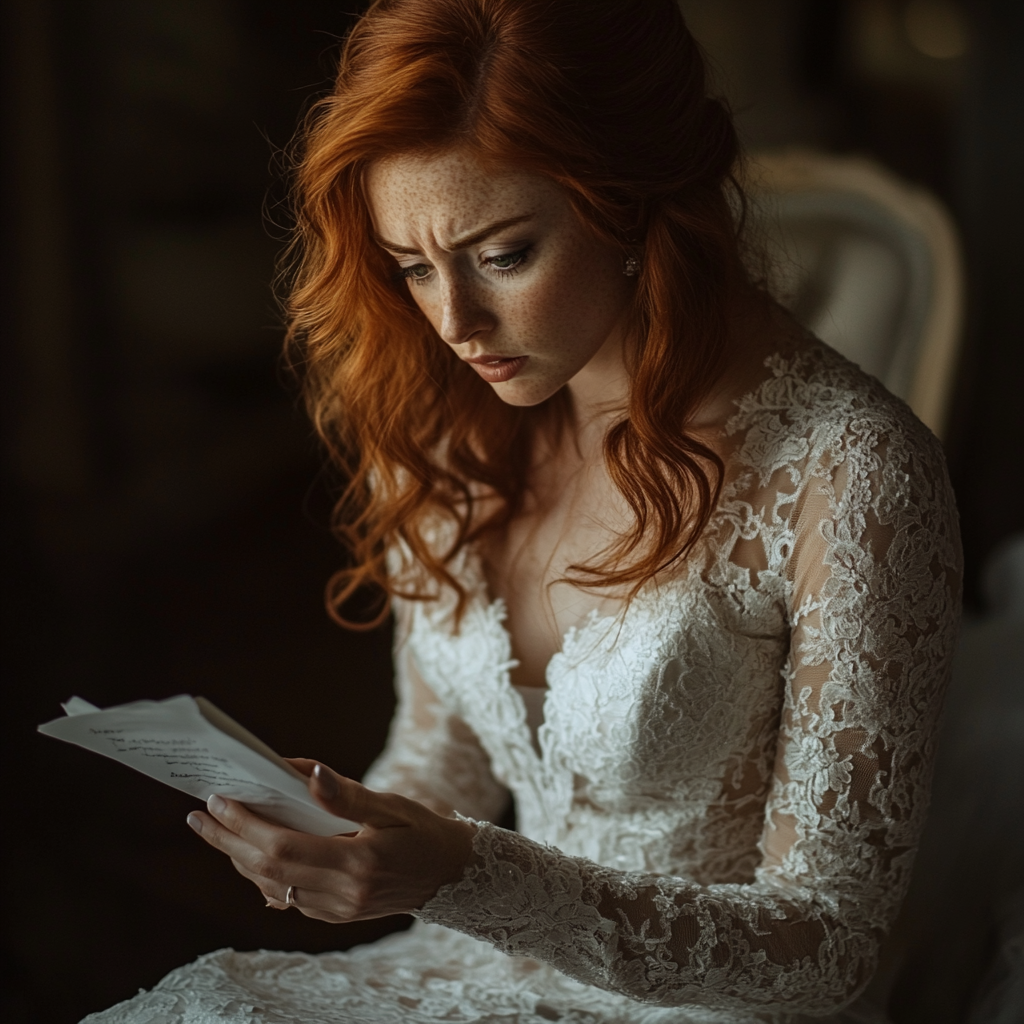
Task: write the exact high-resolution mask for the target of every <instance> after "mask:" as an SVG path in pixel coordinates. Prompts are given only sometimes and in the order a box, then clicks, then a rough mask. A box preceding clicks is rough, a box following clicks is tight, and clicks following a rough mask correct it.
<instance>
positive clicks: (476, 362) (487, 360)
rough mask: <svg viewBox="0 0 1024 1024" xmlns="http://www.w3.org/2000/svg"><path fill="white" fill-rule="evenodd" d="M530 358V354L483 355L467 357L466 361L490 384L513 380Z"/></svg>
mask: <svg viewBox="0 0 1024 1024" xmlns="http://www.w3.org/2000/svg"><path fill="white" fill-rule="evenodd" d="M528 358H529V356H511V357H508V356H494V355H482V356H474V357H473V358H472V359H467V360H466V362H467V363H469V365H470V366H472V367H473V369H474V370H476V372H477V373H478V374H480V376H481V377H483V379H484V380H485V381H487V383H488V384H501V383H503V382H504V381H506V380H511V379H512V378H513V377H514V376H515V375H516V374H517V373H518V372H519V371H520V370H521V369H522V368H523V366H524V365H525V364H526V360H527V359H528Z"/></svg>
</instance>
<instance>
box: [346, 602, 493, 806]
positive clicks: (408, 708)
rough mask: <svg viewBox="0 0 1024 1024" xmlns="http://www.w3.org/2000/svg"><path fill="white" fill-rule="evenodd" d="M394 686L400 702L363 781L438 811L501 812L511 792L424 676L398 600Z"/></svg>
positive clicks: (405, 610)
mask: <svg viewBox="0 0 1024 1024" xmlns="http://www.w3.org/2000/svg"><path fill="white" fill-rule="evenodd" d="M394 606H395V644H394V663H395V690H396V692H397V696H398V706H397V708H396V709H395V715H394V718H393V719H392V721H391V729H390V732H389V734H388V740H387V744H386V745H385V747H384V750H383V752H382V753H381V755H380V756H379V757H378V758H377V760H376V761H374V763H373V764H372V765H371V766H370V768H369V770H368V771H367V773H366V775H365V776H364V778H363V782H364V783H365V784H366V785H367V786H369V787H370V788H371V789H375V790H378V791H380V792H391V793H400V794H401V795H402V796H407V797H409V798H410V799H412V800H418V801H420V803H423V804H426V805H427V806H428V807H430V808H431V809H432V810H434V811H437V812H438V813H439V814H450V813H451V812H452V811H458V812H459V813H460V814H464V815H466V816H469V817H473V818H481V819H485V820H486V819H494V818H498V817H500V815H501V813H502V811H503V810H504V808H505V806H506V805H507V804H508V800H509V794H508V790H507V789H505V787H504V786H502V785H501V784H500V783H498V782H497V781H496V780H495V778H494V776H493V775H492V774H491V765H490V759H489V757H488V756H487V753H486V752H485V751H484V749H483V747H481V746H480V742H479V740H477V738H476V736H475V734H474V733H473V731H472V730H471V729H470V728H469V726H467V725H466V724H465V723H464V722H463V721H462V720H461V719H460V718H458V717H456V716H455V715H452V714H451V713H450V712H448V711H447V710H446V709H445V707H444V705H443V704H442V703H441V702H440V701H439V700H438V699H437V697H436V696H435V695H434V693H433V692H432V691H431V690H430V688H429V687H428V686H427V684H426V683H425V682H424V681H423V679H422V678H421V677H420V674H419V672H418V671H417V670H416V666H415V664H414V663H413V659H412V657H411V656H410V653H409V647H408V645H407V644H406V642H405V639H406V637H407V636H408V631H409V609H408V607H407V606H406V604H405V602H403V601H401V600H400V599H397V598H396V599H395V601H394Z"/></svg>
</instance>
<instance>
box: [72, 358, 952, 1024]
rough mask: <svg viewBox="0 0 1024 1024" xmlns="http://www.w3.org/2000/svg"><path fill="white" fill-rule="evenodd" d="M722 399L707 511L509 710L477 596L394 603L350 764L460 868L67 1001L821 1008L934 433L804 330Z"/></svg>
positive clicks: (927, 670) (940, 638)
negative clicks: (449, 839)
mask: <svg viewBox="0 0 1024 1024" xmlns="http://www.w3.org/2000/svg"><path fill="white" fill-rule="evenodd" d="M768 367H769V371H770V376H769V377H768V379H767V380H766V381H765V382H764V383H763V384H762V385H761V386H760V387H759V388H758V389H757V390H756V391H755V392H754V393H751V394H750V395H748V396H747V397H746V398H744V399H743V400H742V401H741V402H739V403H738V407H737V411H736V413H735V415H734V416H733V417H732V419H731V420H730V421H729V424H728V426H727V433H728V436H729V438H730V440H731V443H732V444H733V446H734V448H733V454H732V456H731V458H730V465H732V466H733V467H734V469H733V470H732V471H731V473H730V476H729V478H728V479H727V482H726V487H725V491H724V493H723V496H722V499H721V502H720V505H719V508H718V509H717V511H716V513H715V515H714V518H713V520H712V522H711V525H710V527H709V528H708V530H707V533H706V534H705V536H704V538H703V540H702V542H701V545H700V548H699V550H698V551H696V552H695V553H694V555H693V556H692V557H690V558H689V559H688V561H687V564H686V566H685V567H684V569H682V570H680V572H679V573H678V574H677V575H676V576H675V577H674V578H673V579H671V580H669V581H666V582H662V583H660V584H658V585H649V586H648V587H647V588H646V589H644V590H643V591H642V592H641V593H640V595H639V597H638V598H637V599H636V600H635V601H634V602H633V604H632V605H631V606H630V607H629V609H628V611H627V612H626V613H625V615H624V616H623V617H620V618H614V619H611V618H601V617H598V616H597V615H596V614H594V615H591V617H590V618H589V619H588V620H586V621H585V623H584V624H583V625H582V626H581V627H580V628H578V629H573V630H570V631H569V632H568V633H567V634H566V636H565V638H564V643H563V646H562V650H561V651H560V652H559V653H558V654H556V655H555V657H554V658H552V660H551V663H550V665H549V667H548V670H547V682H548V689H547V692H546V698H545V700H544V707H543V724H542V725H541V726H540V728H539V729H538V730H537V734H536V737H533V736H531V732H530V728H529V726H528V724H527V718H526V708H525V706H524V702H523V699H522V697H521V696H520V694H519V693H517V692H516V690H515V689H514V688H513V687H512V686H511V684H510V680H509V669H510V667H511V666H512V665H513V662H512V654H511V645H510V639H509V635H508V633H507V631H506V630H505V628H504V625H503V619H504V608H503V606H502V604H501V602H499V601H490V600H489V599H488V596H487V592H486V586H485V582H484V577H483V574H482V569H481V565H480V563H479V560H478V558H477V556H476V555H475V553H474V552H473V551H470V550H467V551H464V552H463V553H462V554H461V555H460V556H459V559H458V561H457V564H456V566H455V568H456V571H457V573H458V575H459V578H460V579H461V580H462V581H463V582H464V584H465V586H466V587H467V588H468V590H469V592H470V594H471V595H472V599H471V603H470V607H469V610H468V612H467V614H466V616H465V619H464V621H463V624H462V627H461V630H460V631H459V632H458V633H457V634H456V633H453V630H452V622H451V612H452V606H453V603H454V601H453V598H452V597H451V596H450V595H446V594H442V595H441V596H440V598H439V599H438V600H437V601H435V602H431V603H425V604H423V603H417V604H411V603H410V604H404V605H402V607H401V608H400V609H399V612H400V614H399V622H400V624H401V626H402V628H401V629H400V630H399V634H400V635H399V638H398V643H397V647H396V668H397V686H398V691H399V698H400V704H399V709H398V712H397V714H396V717H395V721H394V723H393V725H392V730H391V735H390V739H389V741H388V746H387V749H386V750H385V752H384V754H383V755H382V756H381V758H380V759H379V760H378V761H377V763H376V764H375V765H374V767H373V768H372V769H371V771H370V773H369V775H368V777H367V782H368V784H369V785H371V786H372V787H374V788H377V789H387V790H395V791H398V792H402V793H405V794H407V795H410V796H413V797H419V798H423V799H428V798H429V799H438V800H442V801H446V802H448V803H449V804H450V805H453V806H455V807H456V808H457V809H458V810H459V811H460V812H461V813H462V814H464V815H467V816H470V817H473V818H476V819H478V820H480V821H483V822H486V821H487V819H490V818H493V817H494V816H496V815H497V814H499V813H500V811H501V809H502V807H503V805H504V803H505V801H506V799H507V794H508V792H509V791H510V792H511V793H512V795H513V797H514V799H515V801H516V809H517V814H518V823H519V832H515V833H513V832H508V831H505V830H503V829H500V828H497V827H496V826H494V825H491V824H483V825H481V827H480V828H479V830H478V832H477V839H476V842H475V859H474V861H473V863H472V864H471V865H470V867H469V868H468V869H467V871H466V873H465V875H464V877H463V878H462V880H461V881H459V882H458V883H456V884H453V885H448V886H445V887H443V888H442V889H441V891H440V892H438V894H437V895H436V897H434V898H433V899H432V900H431V901H430V902H429V903H428V904H427V905H426V906H424V907H423V908H422V910H421V911H420V912H419V913H418V914H417V917H418V918H419V919H420V920H419V921H417V922H416V923H415V924H414V926H413V928H412V929H411V930H410V931H408V932H404V933H399V934H396V935H392V936H389V937H388V938H386V939H384V940H382V941H380V942H377V943H374V944H373V945H369V946H363V947H360V948H358V949H355V950H352V951H350V952H347V953H335V954H324V955H320V956H311V955H306V954H296V953H272V952H257V953H238V952H235V951H233V950H221V951H219V952H216V953H211V954H209V955H207V956H205V957H202V958H201V959H200V960H198V961H197V962H196V963H194V964H191V965H189V966H187V967H183V968H180V969H179V970H176V971H174V972H172V973H171V974H170V975H168V976H167V978H165V979H164V980H163V981H162V982H161V983H160V984H159V985H157V987H156V988H155V989H153V990H152V991H150V992H147V993H140V994H139V995H138V996H137V997H136V998H134V999H131V1000H129V1001H128V1002H126V1003H122V1004H120V1005H119V1006H116V1007H114V1008H112V1009H111V1010H108V1011H106V1012H105V1013H100V1014H96V1015H93V1016H90V1017H89V1018H87V1020H88V1021H89V1022H90V1024H127V1022H132V1024H214V1022H218V1024H223V1022H225V1021H227V1022H238V1024H242V1022H247V1024H250V1022H260V1024H285V1022H287V1024H327V1022H331V1024H334V1022H363V1021H365V1022H374V1024H381V1022H392V1021H394V1022H399V1021H400V1022H403V1024H409V1022H421V1021H492V1022H502V1024H541V1022H550V1021H562V1022H565V1024H569V1022H572V1024H577V1022H579V1024H582V1022H587V1024H598V1022H608V1024H610V1022H637V1024H639V1022H644V1024H655V1022H659V1024H661V1022H673V1024H676V1022H698V1021H700V1022H703V1021H709V1022H710V1021H714V1022H723V1024H724V1022H729V1024H741V1022H744V1021H797V1020H802V1019H805V1018H815V1019H821V1018H827V1019H833V1020H838V1019H867V1017H866V1016H862V1017H856V1011H855V1012H854V1014H853V1015H849V1016H847V1015H843V1016H840V1011H841V1009H842V1008H843V1007H844V1006H847V1005H848V1004H849V1003H850V1002H851V1000H854V999H855V997H856V996H857V994H858V993H859V992H860V991H861V990H862V989H863V986H864V985H865V984H866V982H867V981H868V979H869V978H870V975H871V973H872V970H873V966H874V963H875V958H876V955H877V950H878V944H879V940H880V938H881V937H882V935H883V934H884V932H885V931H886V929H887V928H888V926H889V924H890V923H891V921H892V918H893V915H894V913H895V911H896V909H897V907H898V905H899V902H900V900H901V898H902V896H903V893H904V891H905V889H906V886H907V881H908V876H909V873H910V868H911V863H912V861H913V857H914V850H915V845H916V843H917V839H918V835H919V833H920V830H921V825H922V819H923V817H924V813H925V808H926V804H927V791H928V785H929V775H930V766H931V763H932V759H933V753H934V749H933V746H934V737H935V727H936V718H937V716H938V713H939V708H940V704H941V698H942V693H943V689H944V685H945V682H946V677H947V673H948V667H949V662H950V657H951V654H952V651H953V646H954V642H955V638H956V632H957V624H958V616H959V586H960V583H959V580H960V552H959V540H958V530H957V522H956V514H955V511H954V508H953V499H952V496H951V492H950V488H949V484H948V481H947V477H946V471H945V465H944V460H943V456H942V453H941V450H940V448H939V445H938V443H937V442H936V440H935V439H934V438H933V437H932V436H931V435H930V434H929V433H928V432H927V431H926V430H925V429H924V428H923V427H922V426H921V425H920V424H919V423H918V422H917V421H916V420H915V419H914V417H913V416H912V415H911V413H910V412H909V411H908V410H907V408H906V407H905V406H904V405H902V403H900V402H898V401H896V400H895V399H893V398H892V397H891V396H889V395H888V394H887V393H886V392H885V391H884V390H883V389H882V388H881V387H880V386H879V385H878V383H877V382H875V381H874V380H872V379H871V378H868V377H866V376H865V375H863V374H862V373H860V371H858V370H857V369H856V368H855V367H853V366H852V365H851V364H849V363H847V362H846V361H845V360H843V359H842V358H841V357H839V356H838V355H836V354H835V353H834V352H832V351H831V350H829V349H827V348H824V347H823V346H820V345H817V344H814V345H810V346H804V347H803V348H802V349H800V350H798V351H795V352H793V353H790V354H789V355H786V356H781V355H780V356H776V357H773V358H772V359H771V360H769V362H768Z"/></svg>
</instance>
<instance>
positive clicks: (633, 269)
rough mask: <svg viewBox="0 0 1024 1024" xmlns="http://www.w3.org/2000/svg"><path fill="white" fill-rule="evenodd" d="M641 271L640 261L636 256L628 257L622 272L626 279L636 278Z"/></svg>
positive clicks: (623, 264)
mask: <svg viewBox="0 0 1024 1024" xmlns="http://www.w3.org/2000/svg"><path fill="white" fill-rule="evenodd" d="M639 270H640V261H639V260H638V259H637V258H636V257H635V256H627V257H626V258H625V260H624V261H623V263H622V272H623V273H624V274H625V275H626V277H636V275H637V273H638V272H639Z"/></svg>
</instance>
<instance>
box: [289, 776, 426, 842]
mask: <svg viewBox="0 0 1024 1024" xmlns="http://www.w3.org/2000/svg"><path fill="white" fill-rule="evenodd" d="M309 792H310V795H311V796H312V797H313V799H314V800H316V802H317V803H318V804H319V805H320V806H321V807H323V808H324V810H326V811H330V812H331V814H336V815H337V816H338V817H339V818H348V819H350V820H351V821H357V822H359V824H360V825H369V826H370V827H371V828H392V827H394V826H395V825H406V824H408V821H407V820H406V819H405V818H402V817H399V816H398V815H396V814H395V813H394V812H393V810H392V808H391V807H390V806H389V805H390V804H391V801H390V800H389V799H388V796H387V794H386V793H375V792H374V791H373V790H372V789H367V788H366V787H365V786H364V785H362V784H361V783H359V782H356V781H355V780H354V779H347V778H345V776H344V775H339V774H338V773H337V772H335V771H331V769H330V768H328V767H327V766H326V765H323V764H316V765H314V766H313V771H312V774H311V775H310V777H309Z"/></svg>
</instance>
